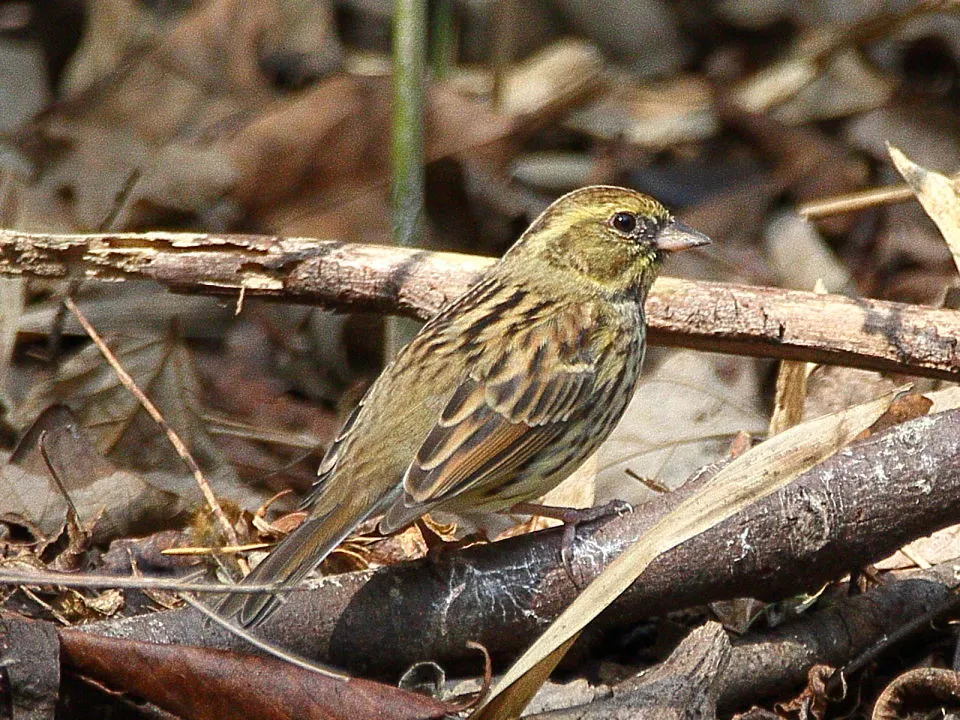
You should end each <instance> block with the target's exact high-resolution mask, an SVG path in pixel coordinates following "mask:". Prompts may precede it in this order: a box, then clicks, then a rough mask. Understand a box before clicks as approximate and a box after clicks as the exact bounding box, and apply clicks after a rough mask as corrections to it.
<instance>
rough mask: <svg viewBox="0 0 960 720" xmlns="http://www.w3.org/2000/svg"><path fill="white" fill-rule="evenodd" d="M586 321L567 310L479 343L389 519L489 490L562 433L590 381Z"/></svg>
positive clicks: (583, 313)
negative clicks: (480, 347)
mask: <svg viewBox="0 0 960 720" xmlns="http://www.w3.org/2000/svg"><path fill="white" fill-rule="evenodd" d="M591 316H592V314H591V313H590V312H589V309H588V308H585V307H584V306H578V307H576V308H568V309H567V310H566V311H565V312H560V311H558V312H556V313H553V314H551V316H550V318H549V320H547V321H546V322H544V323H541V324H538V325H536V326H534V327H527V328H524V330H523V332H518V333H513V334H512V335H510V334H507V336H505V337H504V338H502V340H501V341H500V342H491V343H487V344H486V347H485V348H484V354H483V355H482V356H481V357H480V358H478V361H477V363H476V366H475V367H474V368H472V369H471V371H470V372H469V373H468V374H467V376H466V377H465V378H464V379H463V380H462V382H461V383H460V385H459V386H458V387H457V389H456V390H455V391H454V392H453V394H452V395H451V396H450V399H449V401H448V402H447V405H446V407H445V408H444V409H443V411H442V412H441V414H440V417H439V418H438V421H437V423H436V424H435V425H434V427H433V428H432V429H431V430H430V432H429V433H428V434H427V436H426V438H425V439H424V441H423V443H422V444H421V446H420V448H419V451H418V452H417V454H416V458H415V459H414V461H413V462H412V463H411V465H410V467H409V468H408V469H407V471H406V474H405V475H404V490H405V493H404V497H403V498H401V499H399V500H398V504H399V506H398V507H397V508H396V511H395V512H390V513H388V521H389V518H395V519H398V518H406V517H407V516H412V517H415V516H416V515H417V514H418V513H419V512H426V511H427V510H428V509H429V508H430V507H431V506H434V505H436V504H438V503H440V502H443V501H445V500H448V499H450V498H451V497H454V496H456V495H459V494H462V493H464V492H471V493H474V492H484V491H488V490H491V491H494V490H495V489H496V488H497V487H498V486H500V485H502V484H503V483H505V482H508V481H509V480H510V479H511V476H512V475H513V474H515V473H516V472H518V471H519V470H522V467H523V466H524V464H525V463H528V462H529V461H531V460H532V459H534V458H535V456H536V455H537V454H538V453H540V452H542V451H543V450H544V448H546V447H547V446H548V445H549V444H550V443H551V442H553V441H554V440H556V439H557V437H559V436H560V435H561V434H562V432H563V430H564V429H565V423H566V422H567V421H569V419H570V418H571V416H572V415H573V413H575V412H576V411H577V409H578V408H581V407H582V405H583V403H584V402H585V401H587V400H588V399H589V398H588V396H589V394H590V391H591V390H592V388H593V387H594V384H595V380H596V358H595V357H594V348H593V346H592V345H591V343H590V328H591V321H592V317H591ZM388 524H389V525H390V526H391V527H392V526H393V523H392V522H388Z"/></svg>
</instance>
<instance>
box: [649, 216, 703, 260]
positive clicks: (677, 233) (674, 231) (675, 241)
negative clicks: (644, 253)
mask: <svg viewBox="0 0 960 720" xmlns="http://www.w3.org/2000/svg"><path fill="white" fill-rule="evenodd" d="M710 243H711V240H710V238H708V237H707V236H706V235H704V234H703V233H702V232H698V231H696V230H694V229H693V228H692V227H690V226H689V225H685V224H683V223H682V222H680V221H679V220H672V221H671V222H670V224H669V225H667V226H666V227H665V228H664V229H663V230H661V231H660V233H659V234H658V235H657V239H656V240H655V241H654V245H656V246H657V250H661V251H662V252H668V253H675V252H680V251H681V250H689V249H690V248H695V247H700V246H701V245H709V244H710Z"/></svg>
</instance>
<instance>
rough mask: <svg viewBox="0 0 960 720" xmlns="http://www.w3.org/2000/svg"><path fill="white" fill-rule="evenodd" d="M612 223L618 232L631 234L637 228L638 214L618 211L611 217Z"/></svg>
mask: <svg viewBox="0 0 960 720" xmlns="http://www.w3.org/2000/svg"><path fill="white" fill-rule="evenodd" d="M610 224H611V225H612V226H613V229H614V230H616V231H617V232H622V233H623V234H624V235H629V234H630V233H632V232H633V231H634V230H636V229H637V216H636V215H634V214H633V213H631V212H623V211H621V212H618V213H617V214H616V215H614V216H613V217H612V218H610Z"/></svg>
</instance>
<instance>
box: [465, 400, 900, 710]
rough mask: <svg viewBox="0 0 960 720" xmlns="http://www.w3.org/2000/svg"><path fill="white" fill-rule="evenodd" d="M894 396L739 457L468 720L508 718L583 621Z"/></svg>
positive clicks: (642, 543)
mask: <svg viewBox="0 0 960 720" xmlns="http://www.w3.org/2000/svg"><path fill="white" fill-rule="evenodd" d="M897 394H898V393H888V394H886V395H885V396H883V397H881V398H879V399H877V400H873V401H871V402H868V403H864V404H863V405H857V406H856V407H853V408H850V409H848V410H845V411H843V412H840V413H835V414H832V415H826V416H823V417H820V418H817V419H815V420H811V421H809V422H806V423H803V424H801V425H797V426H795V427H793V428H791V429H790V430H787V431H784V432H782V433H781V434H779V435H777V436H776V437H774V438H771V439H770V440H767V441H766V442H764V443H762V444H760V445H758V446H757V447H755V448H753V449H752V450H750V451H748V452H746V453H744V454H743V455H741V456H740V457H739V458H737V459H736V460H734V461H733V462H731V463H730V464H729V465H727V466H726V467H725V468H724V469H723V470H721V471H720V472H719V473H717V475H716V476H715V477H714V478H713V480H712V481H710V483H709V484H707V485H706V486H705V487H704V488H703V490H702V491H701V492H699V493H697V494H696V495H694V496H692V497H690V498H689V499H688V500H686V501H685V502H683V503H681V504H680V505H678V506H677V507H676V508H674V510H673V511H672V512H670V513H669V514H668V515H666V516H665V517H664V518H663V519H662V520H661V521H660V522H658V523H657V524H656V525H654V526H653V527H652V528H651V529H650V531H649V532H648V533H647V534H646V535H645V536H644V537H642V538H641V539H640V540H639V541H638V542H637V543H636V544H635V545H633V546H631V547H629V548H628V549H627V550H626V551H625V552H624V553H623V554H622V555H620V557H618V558H617V559H616V560H614V561H613V562H612V563H611V564H610V565H609V566H608V567H607V569H606V570H605V571H604V572H603V574H601V575H600V576H599V577H598V578H597V579H596V580H594V581H593V582H592V583H591V584H590V585H588V586H587V587H586V589H585V590H584V591H583V592H582V593H581V594H580V596H579V597H578V598H577V599H576V600H575V601H574V602H573V603H572V604H571V605H570V606H569V607H568V608H567V609H566V610H565V611H564V612H563V613H562V614H561V615H560V617H558V618H557V620H556V621H554V623H553V624H552V625H551V626H550V627H549V628H547V630H546V632H544V633H543V635H541V636H540V637H539V638H538V639H537V641H536V642H534V644H533V645H532V646H531V647H530V649H528V650H527V651H526V652H525V653H524V654H523V655H522V656H521V657H520V659H519V660H517V661H516V663H514V665H513V666H512V667H511V668H510V669H509V670H508V671H507V673H506V675H504V677H503V679H502V680H501V681H500V683H499V684H498V685H497V687H495V688H494V691H493V693H492V695H491V697H490V698H489V699H488V700H487V701H486V702H485V703H484V704H483V705H482V706H481V707H480V708H479V709H478V710H477V711H476V712H474V713H473V714H472V715H471V716H470V720H510V719H512V718H517V717H519V716H520V712H521V711H522V710H523V708H524V707H526V705H527V703H528V702H529V701H530V699H531V698H532V697H533V695H534V694H535V693H536V692H537V690H538V689H539V687H540V685H541V684H542V683H543V681H544V680H545V679H546V678H547V676H548V675H549V674H550V672H551V671H552V670H553V668H554V667H555V666H556V663H557V662H559V660H560V658H562V657H563V654H564V653H565V652H566V650H567V648H569V646H570V645H571V644H572V643H573V641H574V640H575V639H576V637H577V636H578V635H579V633H580V632H581V631H582V630H583V628H584V627H586V626H587V624H588V623H589V622H590V621H592V620H593V619H594V618H595V617H596V616H597V615H599V614H600V613H601V612H602V611H603V610H604V609H605V608H606V607H607V606H608V605H609V604H610V603H612V602H613V601H614V600H615V599H616V598H617V597H619V596H620V595H621V594H622V593H623V591H624V590H626V589H627V588H628V587H629V586H630V585H631V584H632V583H633V582H634V581H635V580H636V579H637V578H638V577H640V575H641V573H643V571H644V570H645V569H646V567H647V566H648V565H649V564H650V563H651V562H653V560H655V559H656V558H657V556H659V555H661V554H662V553H664V552H666V551H667V550H669V549H671V548H673V547H676V546H677V545H680V544H681V543H683V542H685V541H687V540H689V539H690V538H692V537H695V536H696V535H699V534H700V533H702V532H704V531H706V530H708V529H709V528H711V527H713V526H715V525H717V524H719V523H720V522H722V521H724V520H726V519H727V518H728V517H730V516H732V515H734V514H735V513H737V512H739V511H740V510H742V509H743V508H745V507H746V506H747V505H749V504H750V503H753V502H755V501H756V500H759V499H760V498H762V497H764V496H766V495H769V494H770V493H772V492H774V491H776V490H778V489H780V488H782V487H783V486H785V485H786V484H787V483H789V482H790V481H791V480H793V479H794V478H795V477H797V476H798V475H799V474H800V473H802V472H804V471H806V470H808V469H809V468H811V467H813V466H814V465H816V464H817V463H819V462H821V461H822V460H824V459H826V458H827V457H829V456H830V455H832V454H834V453H835V452H837V451H838V450H839V449H840V448H841V447H843V446H844V445H846V444H847V443H848V442H850V440H851V439H852V438H854V437H855V436H856V435H858V434H859V433H861V432H862V431H863V430H865V429H867V428H868V427H870V426H871V425H872V424H873V423H874V422H875V421H876V420H877V418H879V417H880V416H881V415H882V414H883V413H884V412H885V411H886V409H887V408H888V407H889V406H890V404H891V402H892V401H893V399H894V398H895V397H896V395H897Z"/></svg>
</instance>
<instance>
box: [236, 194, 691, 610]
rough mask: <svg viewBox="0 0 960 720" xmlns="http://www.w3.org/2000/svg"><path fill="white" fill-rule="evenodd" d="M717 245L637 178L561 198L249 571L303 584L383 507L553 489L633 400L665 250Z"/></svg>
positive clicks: (248, 600)
mask: <svg viewBox="0 0 960 720" xmlns="http://www.w3.org/2000/svg"><path fill="white" fill-rule="evenodd" d="M709 242H710V240H709V239H708V238H707V237H706V236H705V235H703V234H701V233H699V232H696V231H695V230H692V229H691V228H689V227H687V226H686V225H684V224H683V223H680V222H678V221H677V220H675V219H674V218H673V217H672V216H671V215H670V213H669V212H668V211H667V209H666V208H665V207H664V206H663V205H661V204H660V203H659V202H657V201H656V200H654V199H653V198H651V197H649V196H647V195H643V194H641V193H639V192H635V191H633V190H627V189H625V188H619V187H612V186H600V185H597V186H591V187H585V188H581V189H579V190H575V191H573V192H571V193H568V194H567V195H564V196H563V197H561V198H560V199H558V200H556V201H555V202H554V203H553V204H552V205H550V207H548V208H547V209H546V210H545V211H544V212H543V213H542V214H541V215H540V216H539V217H538V218H537V219H536V220H535V221H534V222H533V224H532V225H530V227H529V228H528V229H527V231H526V232H525V233H523V235H522V236H521V237H520V239H519V240H518V241H517V242H516V244H514V245H513V247H511V248H510V249H509V250H508V251H507V252H506V254H504V256H503V258H502V259H501V260H500V261H499V262H497V263H496V264H495V265H493V266H491V267H490V268H489V269H488V270H486V271H485V272H484V273H483V275H482V276H481V277H480V279H479V280H478V281H477V282H476V283H475V284H474V285H473V286H472V287H471V288H470V289H469V290H467V291H466V292H465V293H464V294H463V295H461V296H460V297H459V298H457V299H455V300H453V301H452V302H450V303H448V304H447V305H446V306H445V307H444V308H443V309H442V310H440V312H439V313H438V314H437V315H436V316H435V317H434V318H433V319H432V320H430V321H429V322H428V323H426V325H424V326H423V328H422V329H421V330H420V332H419V333H418V334H417V335H416V336H415V337H414V339H413V340H412V341H411V342H410V343H409V344H408V345H407V346H406V347H405V348H403V349H402V350H401V351H400V352H399V353H398V354H397V356H396V358H395V359H394V361H393V362H392V363H390V364H389V365H388V366H387V368H386V369H384V371H383V373H382V374H381V375H380V377H379V378H378V379H377V380H376V382H374V384H373V385H372V386H371V387H370V389H369V390H368V391H367V393H366V395H365V396H364V397H363V399H362V400H361V401H360V404H359V405H358V406H357V407H356V409H355V410H354V411H353V412H352V414H351V415H350V416H349V417H348V418H347V420H346V422H345V423H344V425H343V427H342V428H341V429H340V432H339V433H338V435H337V437H336V438H335V440H334V442H333V444H332V445H331V446H330V448H329V449H328V450H327V453H326V455H325V456H324V458H323V461H322V462H321V464H320V468H319V470H318V473H317V474H318V478H317V482H316V484H315V485H314V488H313V490H312V492H311V493H310V495H309V496H308V497H307V498H306V500H305V502H304V504H303V507H304V508H305V509H306V510H307V511H308V515H307V517H306V519H305V520H304V521H303V523H302V524H301V525H300V526H299V527H298V528H297V529H295V530H294V531H293V532H291V533H290V534H289V535H288V536H287V537H286V538H285V539H284V540H283V541H282V542H281V543H280V544H279V545H278V546H277V547H276V548H275V549H274V550H273V551H272V552H271V553H270V554H269V555H268V556H267V557H266V558H265V559H264V560H263V562H261V563H260V565H258V566H257V567H256V569H254V571H253V572H252V573H250V575H248V576H247V578H246V579H245V580H244V582H245V583H257V584H263V583H272V582H279V583H281V584H282V585H293V584H296V583H297V582H299V581H300V580H301V579H302V578H303V577H304V576H305V575H307V574H308V573H309V572H311V571H312V570H313V569H314V568H315V567H316V566H317V565H318V564H319V563H320V562H321V561H322V560H323V559H324V558H325V557H326V556H327V555H328V554H329V553H330V552H331V551H332V550H333V549H334V548H335V547H336V546H337V545H339V544H340V543H341V542H342V541H343V540H344V539H345V538H346V537H347V535H348V534H349V533H350V532H351V531H352V530H353V529H354V528H356V527H357V525H359V524H360V523H361V522H363V521H364V520H366V519H367V518H370V517H375V516H377V515H382V516H383V517H382V519H381V520H380V525H379V529H380V531H381V532H383V533H391V532H394V531H397V530H399V529H401V528H403V527H405V526H407V525H409V524H410V523H412V522H414V521H415V520H417V519H418V518H419V517H420V516H422V515H423V514H425V513H428V512H430V511H433V510H443V511H449V512H452V513H457V512H458V511H489V512H497V511H505V510H508V509H509V508H511V507H514V506H515V505H518V504H520V503H525V502H528V501H531V500H533V499H535V498H538V497H540V496H541V495H543V494H545V493H547V492H548V491H550V490H551V489H552V488H554V487H555V486H556V485H557V484H559V483H560V481H562V480H563V479H564V478H566V477H567V476H568V475H570V473H572V472H573V471H574V470H576V469H577V467H579V466H580V464H581V463H583V461H585V460H586V459H587V458H588V457H589V456H590V455H591V454H592V453H593V452H594V450H596V449H597V446H599V445H600V443H601V442H603V441H604V440H605V439H606V438H607V437H608V436H609V435H610V432H611V431H612V430H613V428H614V426H615V425H616V424H617V422H618V421H619V420H620V417H621V416H622V415H623V412H624V410H625V409H626V407H627V404H628V403H629V401H630V399H631V397H632V396H633V393H634V390H635V389H636V386H637V380H638V378H639V376H640V366H641V364H642V362H643V355H644V349H645V347H646V322H645V318H644V311H643V304H644V301H645V300H646V297H647V291H648V290H649V289H650V286H651V285H652V284H653V281H654V279H655V278H656V276H657V273H658V271H659V270H660V266H661V265H662V263H663V260H664V257H665V256H666V255H668V254H669V253H672V252H677V251H679V250H685V249H688V248H694V247H698V246H700V245H705V244H707V243H709ZM277 605H278V599H277V597H276V596H273V595H270V594H262V595H250V594H233V595H229V596H227V598H225V600H224V601H223V602H222V603H221V604H220V608H219V610H220V613H221V614H222V615H225V616H227V617H235V618H236V619H237V620H238V621H239V622H240V623H241V624H242V625H245V626H250V625H256V624H259V623H260V622H262V621H263V620H264V619H266V617H267V616H269V614H270V613H271V612H272V611H273V610H274V609H275V608H276V607H277Z"/></svg>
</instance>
